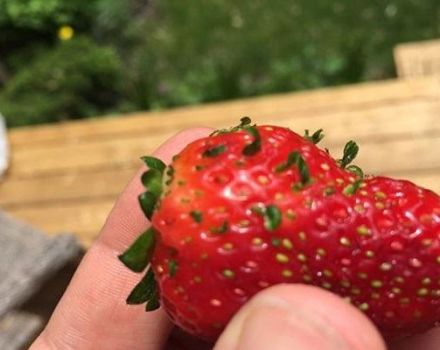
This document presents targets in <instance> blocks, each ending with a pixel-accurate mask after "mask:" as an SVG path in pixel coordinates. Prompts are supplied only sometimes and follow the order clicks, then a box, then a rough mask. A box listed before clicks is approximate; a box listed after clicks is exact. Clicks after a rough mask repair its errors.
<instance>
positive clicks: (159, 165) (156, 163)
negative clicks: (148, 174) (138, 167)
mask: <svg viewBox="0 0 440 350" xmlns="http://www.w3.org/2000/svg"><path fill="white" fill-rule="evenodd" d="M141 159H142V161H143V162H144V163H145V165H146V166H147V167H148V168H150V169H155V170H157V171H159V172H160V173H161V174H162V173H163V171H164V170H165V168H166V165H165V163H164V162H162V161H161V160H160V159H158V158H155V157H150V156H144V157H141Z"/></svg>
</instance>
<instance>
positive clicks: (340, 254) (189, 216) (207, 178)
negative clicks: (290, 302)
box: [120, 118, 440, 339]
mask: <svg viewBox="0 0 440 350" xmlns="http://www.w3.org/2000/svg"><path fill="white" fill-rule="evenodd" d="M321 137H322V134H321V132H320V131H318V132H316V133H315V134H313V135H309V134H308V133H307V134H306V136H300V135H298V134H296V133H295V132H293V131H291V130H289V129H287V128H284V127H277V126H256V125H251V122H250V120H249V119H248V118H243V119H242V123H241V124H240V125H239V126H237V127H235V128H232V129H229V130H219V131H216V132H215V133H213V134H212V135H211V136H209V137H206V138H203V139H200V140H197V141H195V142H193V143H191V144H189V145H188V146H187V147H186V148H185V149H184V150H183V151H182V152H180V153H179V154H178V155H176V156H175V157H174V159H173V162H172V164H170V165H169V166H168V167H165V165H164V164H163V163H162V162H161V161H159V160H157V159H154V158H150V157H145V159H144V160H145V162H146V163H147V165H148V166H149V167H150V170H149V171H148V172H147V173H146V174H145V175H144V176H143V179H142V180H143V182H144V184H145V185H146V187H147V192H146V193H144V194H143V195H141V196H140V202H141V205H142V208H143V209H144V211H145V212H146V215H147V217H149V218H151V222H152V228H150V229H149V230H148V231H147V232H146V233H144V234H143V235H142V236H141V237H140V238H139V239H138V240H137V241H136V242H135V243H134V244H133V246H132V247H130V248H129V249H128V250H127V252H126V253H124V254H123V255H121V256H120V258H121V260H122V261H123V262H124V263H125V264H126V265H127V266H128V267H130V268H132V269H133V270H135V271H138V272H140V271H143V269H145V268H146V267H147V264H149V262H150V261H151V263H150V265H149V269H148V270H147V272H146V274H145V277H144V278H143V279H142V281H141V282H140V283H139V285H138V286H136V288H135V289H134V290H133V293H132V294H131V295H130V296H129V298H128V300H127V301H128V302H129V303H130V304H141V303H145V302H146V303H147V309H148V310H152V309H155V308H157V307H158V306H159V303H160V305H162V307H163V308H164V309H165V310H166V312H167V313H168V314H169V315H170V317H171V319H172V320H173V321H174V322H175V323H176V324H177V325H178V326H180V327H181V328H183V329H184V330H186V331H187V332H189V333H191V334H194V335H197V336H200V337H203V338H209V339H215V338H216V337H218V335H219V334H220V333H221V331H222V330H223V329H224V327H225V326H226V324H227V323H228V321H229V320H230V319H231V318H232V316H233V315H234V314H235V313H236V312H237V311H238V309H239V308H240V307H241V306H242V305H243V304H244V303H245V302H246V301H247V300H249V299H250V298H251V297H252V296H253V295H255V294H256V293H257V292H259V291H261V290H262V289H264V288H267V287H268V286H271V285H274V284H279V283H303V284H311V285H315V286H318V287H321V288H324V289H326V290H329V291H331V292H334V293H336V294H338V295H340V296H341V297H343V298H345V299H346V300H347V302H349V303H351V304H353V305H354V306H355V307H357V308H358V309H360V310H361V311H362V312H364V313H365V314H366V315H367V316H368V317H369V318H370V319H371V320H372V321H373V322H374V323H375V324H376V326H377V327H378V329H379V330H380V331H381V332H382V334H383V335H384V336H385V337H386V338H388V339H390V338H396V337H403V336H409V335H412V334H415V333H418V332H422V331H424V330H427V329H429V328H431V327H434V326H435V325H436V324H437V322H438V321H440V273H439V272H440V240H439V233H440V198H439V196H438V195H436V194H435V193H434V192H432V191H429V190H426V189H423V188H420V187H417V186H416V185H414V184H413V183H411V182H408V181H404V180H394V179H391V178H387V177H374V176H365V177H364V175H363V173H362V171H361V169H359V168H358V167H356V166H353V165H350V163H351V161H352V160H353V159H354V157H355V156H356V153H357V150H358V149H357V145H356V144H355V143H354V142H352V141H351V142H349V143H348V144H347V146H346V147H345V150H344V154H343V156H342V157H341V159H334V158H333V157H331V156H330V155H329V153H328V152H327V151H325V150H322V149H320V148H318V146H317V145H316V143H318V142H319V140H320V139H321ZM316 303H319V300H316Z"/></svg>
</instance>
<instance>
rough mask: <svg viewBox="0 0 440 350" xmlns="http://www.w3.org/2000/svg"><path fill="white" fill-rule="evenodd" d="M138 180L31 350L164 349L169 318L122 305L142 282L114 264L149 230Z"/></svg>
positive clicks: (189, 136)
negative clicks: (140, 204) (132, 290)
mask: <svg viewBox="0 0 440 350" xmlns="http://www.w3.org/2000/svg"><path fill="white" fill-rule="evenodd" d="M210 131H211V130H210V129H205V128H199V129H191V130H186V131H183V132H181V133H180V134H178V135H176V136H175V137H173V138H171V139H170V140H168V141H167V142H166V143H164V144H163V145H162V146H161V147H159V149H158V150H157V151H156V152H154V156H155V157H157V158H161V159H162V160H163V161H164V162H165V163H168V162H170V160H171V157H172V156H173V155H174V154H175V153H177V152H179V151H180V150H181V149H182V148H183V147H184V146H185V145H187V144H188V143H189V142H191V141H193V140H195V139H197V138H200V137H202V136H206V135H207V134H208V133H209V132H210ZM142 171H144V169H143V170H142ZM139 175H140V174H137V175H136V176H135V177H134V178H133V180H132V181H131V182H130V183H129V185H128V186H127V187H126V189H125V191H124V192H123V193H122V195H121V196H120V197H119V199H118V200H117V202H116V204H115V206H114V208H113V209H112V212H111V214H110V215H109V217H108V219H107V222H106V223H105V225H104V227H103V229H102V231H101V234H100V236H99V237H98V239H97V241H96V242H95V243H94V244H93V246H92V247H91V248H90V249H89V251H88V252H87V254H86V255H85V257H84V259H83V261H82V262H81V264H80V266H79V267H78V270H77V272H76V273H75V276H74V277H73V279H72V281H71V283H70V285H69V287H68V289H67V291H66V293H65V294H64V296H63V298H62V299H61V301H60V303H59V305H58V306H57V308H56V310H55V311H54V313H53V315H52V318H51V320H50V321H49V324H48V325H47V327H46V328H45V330H44V331H43V332H42V334H41V335H40V336H39V338H38V339H37V340H36V341H35V343H34V344H33V346H32V347H31V350H46V349H66V350H68V349H72V350H73V349H83V350H87V349H96V348H102V349H133V350H137V349H139V350H140V349H150V350H154V349H161V348H162V346H163V344H164V342H165V341H166V338H167V337H168V334H169V331H170V329H171V324H170V322H169V321H168V318H167V317H166V315H165V313H164V312H163V311H162V310H157V311H155V312H152V313H146V312H145V311H144V309H143V308H140V307H128V306H127V305H126V303H125V299H126V297H127V295H128V294H129V293H130V291H131V289H132V288H133V287H134V286H135V285H136V283H137V282H139V279H140V278H139V275H138V274H135V273H133V272H130V271H129V270H128V269H127V268H125V266H123V265H122V264H121V263H120V262H119V260H118V259H117V256H118V255H119V254H120V253H121V252H122V251H123V250H125V248H126V247H127V246H128V245H130V244H131V243H132V241H133V240H134V239H135V237H136V236H137V234H139V233H140V232H142V231H143V230H145V229H146V227H147V226H148V221H147V220H146V219H145V217H144V215H143V213H142V211H141V210H140V208H139V205H138V202H137V197H138V195H139V194H140V193H141V192H142V191H144V188H143V186H142V184H141V182H140V176H139Z"/></svg>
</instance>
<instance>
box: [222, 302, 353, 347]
mask: <svg viewBox="0 0 440 350" xmlns="http://www.w3.org/2000/svg"><path fill="white" fill-rule="evenodd" d="M240 312H241V313H242V314H240V313H239V315H237V317H235V318H234V319H233V320H232V322H231V323H230V324H229V326H228V327H227V328H226V331H225V332H224V334H223V335H222V337H221V339H220V341H219V347H216V348H215V349H216V350H251V349H252V350H260V349H261V350H263V349H264V350H267V349H271V350H290V349H295V350H315V349H316V350H318V349H319V350H351V349H353V348H352V347H351V346H350V345H349V344H348V343H347V341H346V340H345V339H344V337H343V336H342V335H341V334H339V333H338V332H337V330H336V329H334V328H333V327H332V326H331V325H330V324H329V323H328V322H327V320H326V319H324V318H323V317H322V316H321V315H317V314H311V313H310V310H305V309H304V308H303V307H302V306H301V302H300V301H299V302H298V303H295V304H292V303H290V302H287V301H285V300H283V299H280V298H277V297H274V296H262V297H261V298H256V299H255V300H254V301H253V302H251V303H250V304H249V305H247V306H246V307H245V308H243V310H241V311H240ZM222 344H223V345H222Z"/></svg>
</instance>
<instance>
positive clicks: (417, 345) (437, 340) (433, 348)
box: [390, 328, 440, 350]
mask: <svg viewBox="0 0 440 350" xmlns="http://www.w3.org/2000/svg"><path fill="white" fill-rule="evenodd" d="M421 349H423V350H438V349H440V329H439V328H434V329H431V330H430V331H428V332H426V333H424V334H420V335H416V336H413V337H411V338H408V339H402V340H400V341H396V342H393V343H392V344H390V350H421Z"/></svg>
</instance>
